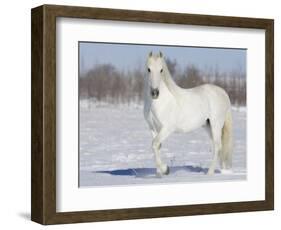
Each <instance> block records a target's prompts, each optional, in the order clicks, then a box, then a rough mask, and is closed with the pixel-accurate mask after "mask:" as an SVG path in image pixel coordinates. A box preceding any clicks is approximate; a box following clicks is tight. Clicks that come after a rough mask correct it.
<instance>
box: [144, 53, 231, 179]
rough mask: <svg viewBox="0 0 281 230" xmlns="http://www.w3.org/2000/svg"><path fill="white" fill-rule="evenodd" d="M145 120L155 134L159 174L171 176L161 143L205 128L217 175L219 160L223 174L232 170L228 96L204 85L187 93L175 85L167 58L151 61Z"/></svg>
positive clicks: (160, 56)
mask: <svg viewBox="0 0 281 230" xmlns="http://www.w3.org/2000/svg"><path fill="white" fill-rule="evenodd" d="M147 72H148V76H147V77H146V81H145V82H146V86H145V89H146V92H145V100H144V117H145V119H146V121H147V123H148V125H149V128H150V130H151V132H152V137H153V141H152V149H153V151H154V154H155V161H156V167H157V174H158V175H160V176H162V175H163V174H169V167H168V166H167V165H166V164H164V163H163V162H162V160H161V157H160V148H161V143H162V142H163V141H164V140H165V139H166V138H167V137H168V136H169V135H170V134H171V133H173V132H190V131H193V130H195V129H198V128H199V127H201V126H205V127H206V130H207V131H208V134H209V136H210V138H211V139H212V152H213V160H212V162H211V165H210V167H209V170H208V174H213V173H214V170H215V167H216V164H217V161H218V158H219V160H220V165H221V169H222V172H223V171H225V172H229V170H230V169H231V167H232V115H231V103H230V99H229V96H228V95H227V93H226V92H225V91H224V90H223V89H222V88H220V87H218V86H215V85H211V84H204V85H201V86H198V87H194V88H190V89H183V88H181V87H179V86H178V85H176V83H175V82H174V81H173V79H172V77H171V74H170V72H169V69H168V67H167V64H166V62H165V59H164V57H163V54H162V53H161V52H160V53H159V54H156V55H155V54H152V52H150V53H149V55H148V58H147Z"/></svg>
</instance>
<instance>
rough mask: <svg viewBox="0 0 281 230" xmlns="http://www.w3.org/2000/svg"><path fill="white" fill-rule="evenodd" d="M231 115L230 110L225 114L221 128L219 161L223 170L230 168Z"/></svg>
mask: <svg viewBox="0 0 281 230" xmlns="http://www.w3.org/2000/svg"><path fill="white" fill-rule="evenodd" d="M232 144H233V143H232V114H231V109H230V110H229V111H228V112H227V113H226V117H225V121H224V125H223V128H222V149H221V154H220V159H221V163H222V167H223V168H224V169H230V168H231V167H232V147H233V146H232Z"/></svg>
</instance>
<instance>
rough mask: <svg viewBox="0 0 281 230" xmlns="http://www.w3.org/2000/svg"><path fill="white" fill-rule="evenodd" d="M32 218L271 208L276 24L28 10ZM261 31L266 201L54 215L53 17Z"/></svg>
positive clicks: (58, 221)
mask: <svg viewBox="0 0 281 230" xmlns="http://www.w3.org/2000/svg"><path fill="white" fill-rule="evenodd" d="M31 16H32V50H31V53H32V157H31V164H32V168H31V174H32V178H31V182H32V183H31V184H32V185H31V193H32V194H31V198H32V199H31V219H32V220H33V221H35V222H38V223H41V224H63V223H76V222H91V221H109V220H125V219H139V218H156V217H171V216H186V215H199V214H200V215H202V214H215V213H231V212H245V211H259V210H273V208H274V75H273V69H274V66H273V65H274V62H273V61H274V42H273V40H274V21H273V20H271V19H257V18H240V17H225V16H209V15H194V14H179V13H163V12H146V11H130V10H116V9H102V8H88V7H73V6H56V5H43V6H39V7H37V8H34V9H32V14H31ZM57 17H71V18H85V19H102V20H120V21H130V22H148V23H165V24H183V25H202V26H212V27H214V26H217V27H236V28H255V29H263V30H265V36H266V37H265V41H266V44H265V47H266V50H265V67H266V70H265V71H266V72H265V76H266V79H265V87H266V99H265V100H266V103H265V109H266V114H265V117H266V121H265V123H266V127H265V130H266V134H265V143H266V150H265V151H266V153H265V158H266V159H265V178H266V181H265V200H262V201H248V202H232V203H215V204H196V205H179V206H164V207H148V208H130V209H111V210H99V211H78V212H57V211H56V18H57Z"/></svg>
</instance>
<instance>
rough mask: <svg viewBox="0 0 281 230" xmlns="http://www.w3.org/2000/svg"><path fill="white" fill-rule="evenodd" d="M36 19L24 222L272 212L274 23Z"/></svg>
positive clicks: (134, 15) (157, 15) (156, 17)
mask: <svg viewBox="0 0 281 230" xmlns="http://www.w3.org/2000/svg"><path fill="white" fill-rule="evenodd" d="M31 16H32V20H31V21H32V50H31V51H32V159H31V164H32V169H31V170H32V178H31V179H32V189H31V192H32V199H31V200H32V204H31V219H32V220H33V221H35V222H38V223H41V224H61V223H75V222H90V221H109V220H124V219H138V218H154V217H170V216H185V215H201V214H215V213H229V212H244V211H259V210H273V208H274V98H273V97H274V91H273V89H274V75H273V69H274V68H273V64H274V42H273V39H274V36H273V33H274V21H273V20H271V19H258V18H240V17H225V16H210V15H194V14H179V13H164V12H148V11H129V10H116V9H102V8H88V7H73V6H57V5H43V6H39V7H37V8H34V9H32V13H31Z"/></svg>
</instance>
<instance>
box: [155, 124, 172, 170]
mask: <svg viewBox="0 0 281 230" xmlns="http://www.w3.org/2000/svg"><path fill="white" fill-rule="evenodd" d="M169 134H170V132H168V130H166V129H163V128H162V129H161V130H160V132H159V133H158V134H157V135H156V136H155V138H154V139H153V141H152V150H153V152H154V155H155V162H156V168H157V169H156V170H157V174H158V175H160V176H162V175H163V174H165V175H167V174H169V167H168V166H167V165H166V164H164V163H163V162H162V160H161V156H160V148H161V143H162V142H163V141H164V140H165V139H166V138H167V137H168V136H169Z"/></svg>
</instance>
